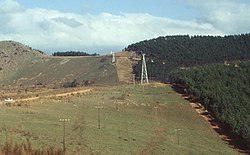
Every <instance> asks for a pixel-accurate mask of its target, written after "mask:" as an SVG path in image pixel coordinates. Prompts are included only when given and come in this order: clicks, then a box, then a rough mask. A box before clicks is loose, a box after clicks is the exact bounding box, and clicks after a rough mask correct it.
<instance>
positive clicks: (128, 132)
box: [0, 84, 237, 155]
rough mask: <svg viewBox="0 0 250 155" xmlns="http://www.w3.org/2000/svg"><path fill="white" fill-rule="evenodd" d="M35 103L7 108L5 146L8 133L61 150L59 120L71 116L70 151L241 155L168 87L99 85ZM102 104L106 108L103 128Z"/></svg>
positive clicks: (0, 136)
mask: <svg viewBox="0 0 250 155" xmlns="http://www.w3.org/2000/svg"><path fill="white" fill-rule="evenodd" d="M33 102H34V103H30V106H29V107H23V106H21V107H1V109H0V117H1V118H2V119H1V120H0V124H1V125H0V129H1V130H0V143H1V144H3V143H4V142H5V141H6V137H7V139H12V140H13V141H18V142H22V141H25V139H27V138H28V139H29V140H30V142H31V143H32V145H33V147H36V148H46V147H49V146H54V147H55V148H61V147H62V137H63V123H62V122H59V119H60V118H68V119H70V121H69V122H66V148H67V151H68V153H69V154H91V153H93V154H98V153H101V154H203V155H204V154H227V155H229V154H237V152H235V151H234V150H233V149H232V148H230V147H229V146H228V145H227V144H225V143H224V142H223V141H221V140H220V138H219V136H218V135H217V133H216V132H215V131H213V130H212V129H211V128H210V126H209V124H208V123H207V122H205V121H204V120H203V119H202V118H201V117H200V116H199V115H197V113H196V112H195V111H194V110H193V109H192V108H191V107H190V105H189V104H187V101H186V100H184V99H183V98H182V97H181V96H180V95H179V94H177V93H175V92H174V91H173V90H172V89H171V87H170V86H168V85H159V84H153V85H147V86H145V87H144V90H143V88H142V87H139V86H136V87H134V86H113V87H96V88H94V91H92V92H91V93H88V94H85V95H81V94H76V95H74V96H68V97H64V98H57V99H53V100H52V99H41V100H38V101H33ZM97 105H99V106H103V109H100V123H101V129H98V123H97V119H98V110H97V109H96V106H97ZM176 129H179V130H178V136H177V131H176ZM178 139H179V145H178Z"/></svg>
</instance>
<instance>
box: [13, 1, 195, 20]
mask: <svg viewBox="0 0 250 155" xmlns="http://www.w3.org/2000/svg"><path fill="white" fill-rule="evenodd" d="M17 1H18V2H19V3H21V4H22V5H24V6H26V7H28V8H35V7H39V8H47V9H54V10H60V11H65V12H74V13H79V14H83V13H90V14H95V15H96V14H100V13H102V12H108V13H112V14H119V13H121V12H127V13H149V14H151V15H153V16H159V17H171V18H178V19H192V18H195V17H196V16H197V13H198V12H197V11H196V10H194V9H192V8H191V7H189V6H188V3H187V2H186V1H183V0H72V1H69V0H35V1H34V0H17Z"/></svg>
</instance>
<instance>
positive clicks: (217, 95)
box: [170, 62, 250, 146]
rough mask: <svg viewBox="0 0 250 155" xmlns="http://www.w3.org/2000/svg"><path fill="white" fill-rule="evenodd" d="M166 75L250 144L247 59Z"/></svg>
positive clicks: (249, 94)
mask: <svg viewBox="0 0 250 155" xmlns="http://www.w3.org/2000/svg"><path fill="white" fill-rule="evenodd" d="M170 79H171V82H172V83H178V84H181V85H183V86H184V87H185V88H186V89H187V93H188V94H189V95H190V96H192V97H193V98H197V99H199V101H200V102H201V103H202V104H203V105H204V107H207V109H208V110H209V111H211V112H212V113H213V114H214V116H215V117H216V119H218V120H219V121H221V122H222V123H224V124H226V125H229V126H230V127H231V128H232V130H233V132H234V133H235V134H237V135H240V136H242V137H243V138H244V140H245V141H247V142H248V144H249V146H250V87H249V86H250V62H242V63H237V64H235V63H232V64H230V65H223V64H210V65H206V66H203V67H194V68H190V69H178V70H175V71H173V72H172V73H171V74H170Z"/></svg>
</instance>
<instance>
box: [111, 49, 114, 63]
mask: <svg viewBox="0 0 250 155" xmlns="http://www.w3.org/2000/svg"><path fill="white" fill-rule="evenodd" d="M111 55H112V61H111V62H112V63H115V52H113V51H111Z"/></svg>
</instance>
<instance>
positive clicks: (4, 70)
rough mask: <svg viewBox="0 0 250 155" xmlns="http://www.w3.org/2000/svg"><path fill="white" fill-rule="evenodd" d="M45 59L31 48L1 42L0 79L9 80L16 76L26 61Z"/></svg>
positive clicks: (15, 43)
mask: <svg viewBox="0 0 250 155" xmlns="http://www.w3.org/2000/svg"><path fill="white" fill-rule="evenodd" d="M41 57H45V55H43V54H41V53H39V52H37V51H34V50H32V49H31V48H30V47H28V46H25V45H23V44H21V43H18V42H14V41H1V42H0V66H1V67H0V79H1V80H2V79H7V78H8V77H10V76H12V75H14V74H15V72H16V71H17V70H18V69H20V68H21V67H22V66H23V65H24V64H25V63H26V61H30V60H31V59H35V58H41Z"/></svg>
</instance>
